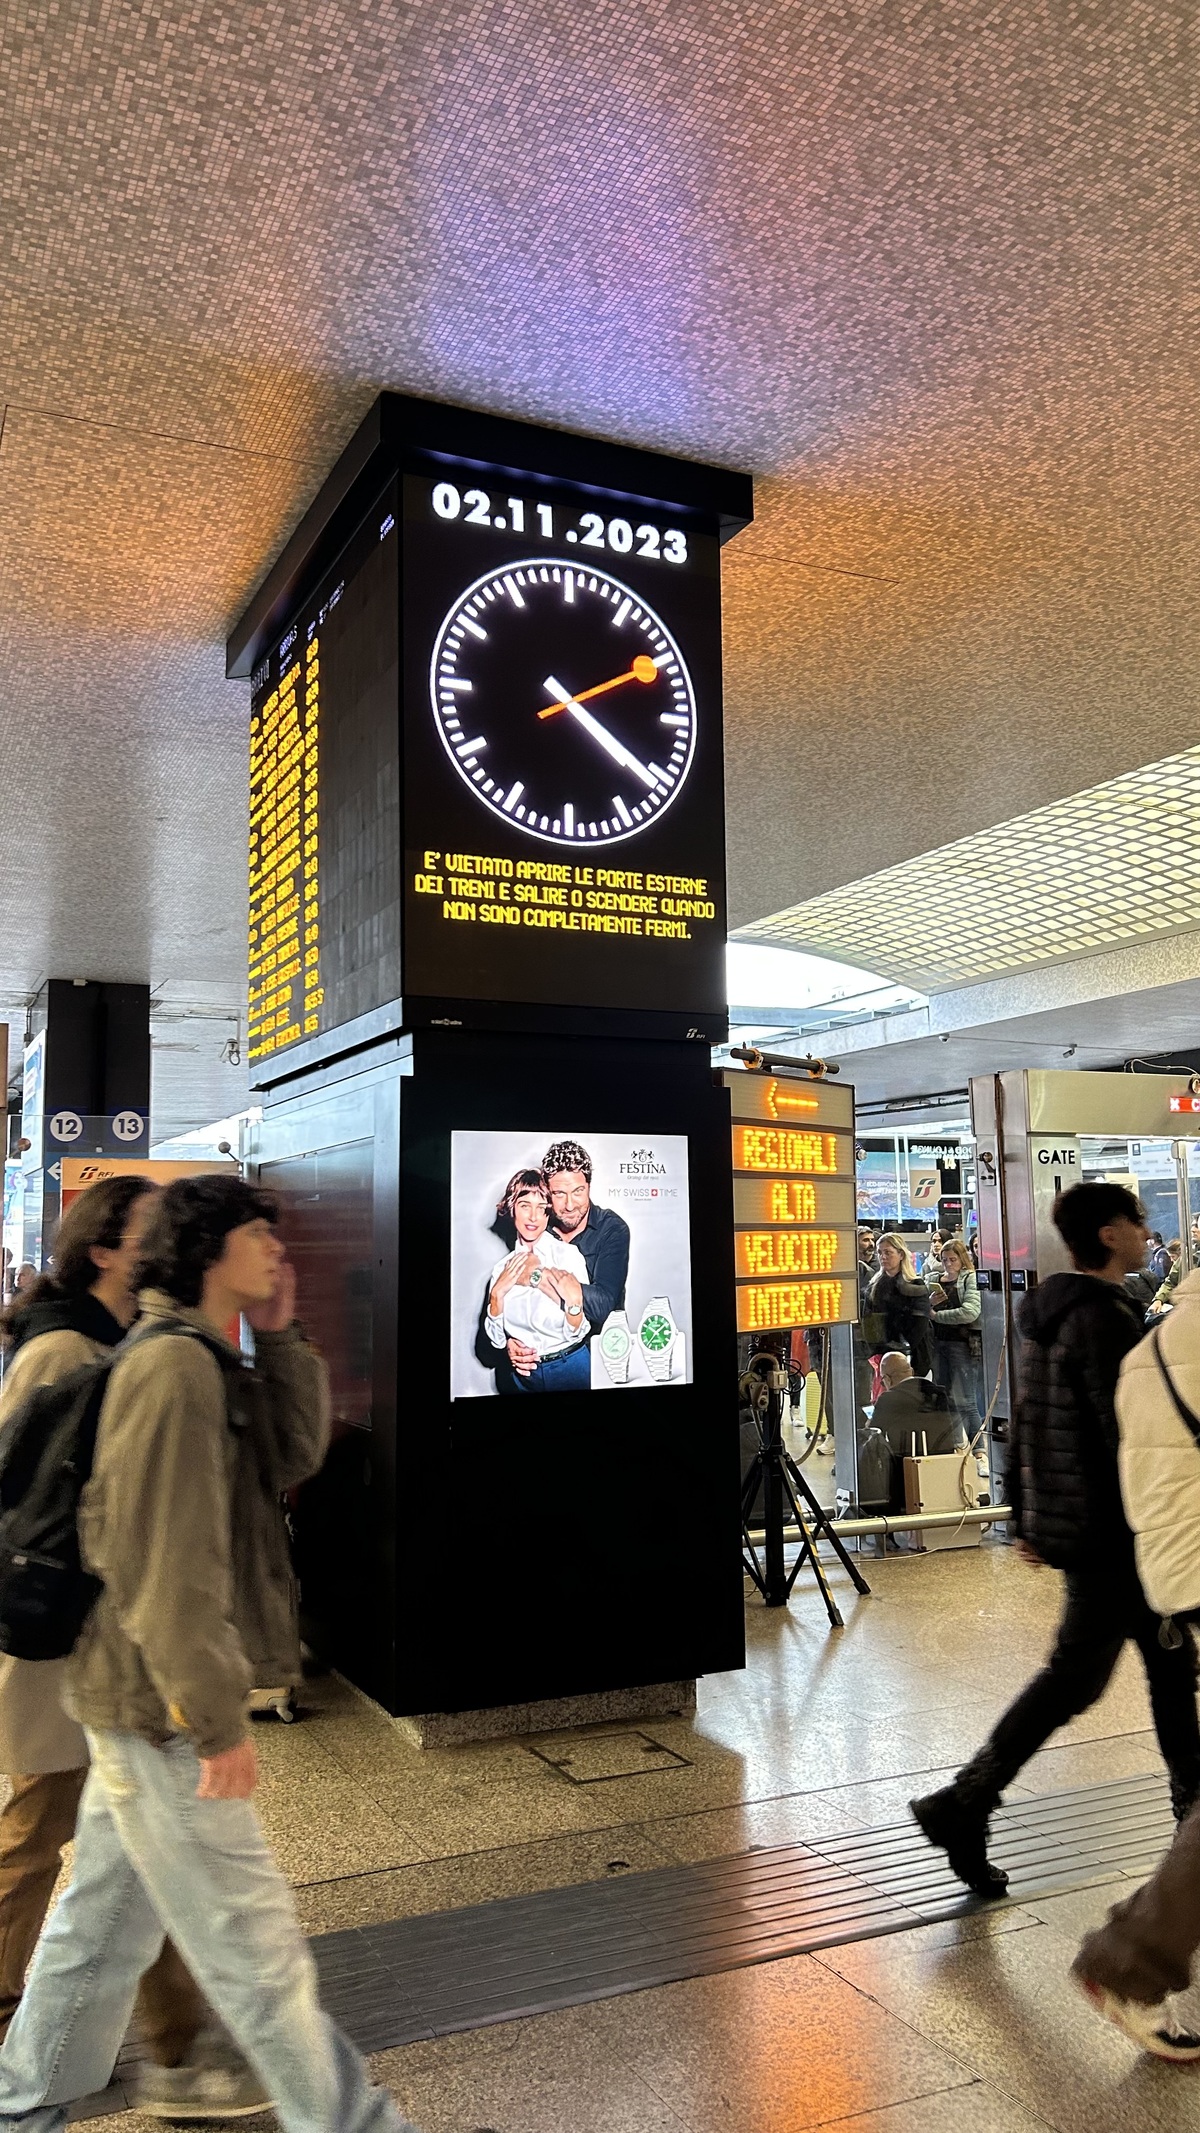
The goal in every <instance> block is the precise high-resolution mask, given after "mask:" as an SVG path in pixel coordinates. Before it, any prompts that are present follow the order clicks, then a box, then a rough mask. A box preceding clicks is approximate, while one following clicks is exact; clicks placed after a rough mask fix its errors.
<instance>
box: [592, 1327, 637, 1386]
mask: <svg viewBox="0 0 1200 2133" xmlns="http://www.w3.org/2000/svg"><path fill="white" fill-rule="evenodd" d="M597 1340H598V1344H599V1348H600V1360H601V1362H602V1363H603V1365H604V1367H605V1369H606V1370H607V1372H608V1374H609V1377H610V1378H611V1380H612V1382H613V1384H614V1385H627V1384H628V1382H629V1364H630V1359H631V1357H632V1355H633V1336H632V1334H631V1333H630V1331H629V1320H628V1319H627V1318H626V1316H625V1313H624V1312H623V1311H610V1312H609V1314H608V1317H607V1318H606V1319H605V1321H604V1324H603V1325H602V1326H601V1328H600V1332H599V1334H598V1336H597Z"/></svg>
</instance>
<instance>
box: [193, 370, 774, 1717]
mask: <svg viewBox="0 0 1200 2133" xmlns="http://www.w3.org/2000/svg"><path fill="white" fill-rule="evenodd" d="M750 513H751V497H750V485H749V482H748V480H747V479H746V478H745V477H743V476H739V475H734V474H729V473H727V472H724V471H722V470H719V469H714V468H709V467H702V466H695V465H692V464H691V463H689V462H685V461H679V460H672V459H668V458H664V457H662V456H661V455H657V454H653V453H645V452H638V451H631V450H629V449H627V448H624V447H619V446H613V445H610V444H607V443H605V442H603V441H602V440H598V439H593V438H582V437H575V436H568V435H564V434H561V433H558V432H552V431H545V430H538V429H535V428H533V427H532V426H530V425H527V424H517V423H509V422H504V421H500V420H496V419H494V418H491V417H487V416H482V415H477V414H474V413H471V412H470V411H466V410H462V409H454V408H443V407H437V406H434V405H432V404H429V403H423V402H417V401H410V400H404V399H401V398H400V397H399V396H395V395H389V394H385V395H384V396H382V398H381V399H380V401H379V402H378V403H377V405H376V407H375V408H374V409H373V410H372V412H371V414H370V416H368V418H367V419H366V421H365V422H364V423H363V424H362V426H361V428H360V430H359V432H358V433H357V434H356V436H355V438H354V439H353V440H352V441H351V443H350V445H349V446H348V447H347V450H346V452H345V453H344V454H343V456H342V459H341V460H340V461H339V463H338V465H337V467H335V469H334V470H333V472H332V473H331V475H330V476H329V479H328V480H327V482H326V483H325V485H324V487H323V489H322V491H321V493H320V495H319V496H318V497H317V499H316V501H315V502H314V504H313V506H312V508H311V509H310V511H309V512H308V514H307V515H306V517H305V519H304V520H303V521H302V523H301V525H300V527H299V529H298V531H297V533H296V535H295V536H294V538H293V540H292V542H291V543H290V544H289V546H288V548H287V549H286V550H285V551H284V554H283V555H282V556H281V557H280V559H279V562H278V563H277V564H276V566H275V568H274V569H273V570H272V572H271V573H270V574H269V576H268V578H267V579H266V581H265V582H264V584H263V586H262V588H261V589H260V591H259V593H258V594H257V595H256V598H255V600H254V601H253V602H252V603H251V606H250V608H249V609H248V610H247V613H246V615H245V616H244V617H243V618H242V620H241V622H239V624H238V627H237V629H236V631H235V633H234V636H233V638H232V639H231V641H230V646H229V671H230V673H231V674H246V675H249V676H250V677H251V680H252V700H251V754H250V761H251V812H250V935H249V948H250V956H249V968H250V1000H249V1005H250V1017H249V1035H250V1055H251V1082H252V1086H253V1087H255V1088H256V1089H257V1090H258V1091H260V1092H261V1096H262V1101H263V1121H262V1126H261V1129H260V1131H259V1133H258V1136H257V1140H256V1142H255V1145H254V1149H253V1156H254V1160H255V1163H256V1167H257V1170H258V1174H259V1175H260V1176H261V1177H262V1179H263V1181H264V1182H265V1183H267V1184H270V1185H271V1186H273V1187H274V1188H275V1189H276V1190H277V1191H278V1192H279V1194H280V1197H281V1201H282V1206H283V1223H284V1229H285V1233H286V1236H287V1239H288V1243H289V1247H290V1249H291V1251H292V1254H293V1257H294V1258H295V1261H296V1264H297V1268H298V1271H299V1275H300V1294H301V1306H302V1310H303V1314H304V1317H305V1319H306V1321H307V1322H308V1324H309V1325H310V1327H311V1329H312V1331H313V1333H314V1336H315V1337H316V1338H317V1339H318V1340H319V1342H320V1344H321V1346H322V1348H323V1350H324V1352H325V1354H326V1356H327V1358H328V1360H329V1364H330V1371H331V1378H332V1383H333V1397H334V1420H335V1442H334V1447H333V1452H332V1454H331V1458H330V1462H329V1464H328V1466H327V1468H326V1471H325V1473H324V1474H323V1475H322V1476H320V1477H319V1478H318V1479H317V1480H316V1481H315V1482H313V1483H311V1484H310V1485H309V1486H308V1487H307V1488H306V1489H305V1491H304V1492H303V1494H302V1497H301V1501H300V1503H299V1504H298V1506H297V1530H298V1539H299V1551H300V1562H301V1572H302V1580H303V1589H304V1604H305V1608H306V1613H307V1617H308V1630H309V1635H310V1638H311V1640H312V1641H313V1642H314V1643H315V1644H316V1645H317V1646H318V1647H319V1648H320V1649H322V1650H323V1651H324V1652H325V1653H326V1654H327V1655H328V1656H329V1657H330V1658H332V1659H333V1661H334V1662H335V1663H336V1664H337V1665H338V1666H339V1667H340V1668H341V1669H342V1670H343V1671H344V1672H345V1673H346V1674H348V1675H349V1676H350V1678H352V1679H353V1680H355V1681H357V1682H358V1683H359V1684H360V1685H361V1686H363V1687H364V1688H366V1689H367V1690H368V1691H369V1692H370V1693H372V1694H374V1695H376V1696H377V1697H379V1699H380V1700H381V1701H382V1702H384V1703H385V1704H386V1706H387V1707H388V1708H389V1709H390V1710H392V1711H394V1712H397V1713H405V1714H410V1715H414V1716H419V1717H420V1718H421V1721H422V1725H423V1728H424V1733H423V1737H425V1738H434V1737H436V1736H437V1727H436V1725H435V1723H434V1721H435V1719H436V1718H437V1716H438V1715H439V1714H441V1715H442V1716H443V1717H445V1716H446V1715H447V1714H476V1717H475V1719H470V1718H464V1719H463V1720H462V1725H461V1729H460V1730H462V1731H465V1732H468V1733H469V1732H470V1731H471V1730H487V1729H488V1728H489V1727H490V1728H491V1729H493V1730H505V1729H507V1730H517V1729H519V1728H520V1727H521V1726H523V1725H528V1724H531V1723H533V1722H534V1721H535V1719H536V1720H537V1722H539V1723H543V1724H549V1723H552V1722H563V1723H567V1722H570V1721H571V1720H573V1719H577V1718H587V1717H595V1718H599V1717H604V1716H622V1715H623V1716H628V1715H633V1714H634V1712H636V1711H639V1710H641V1711H650V1710H654V1709H660V1710H661V1709H667V1708H672V1707H680V1706H681V1705H682V1706H683V1707H686V1701H687V1698H688V1696H689V1695H690V1693H691V1689H692V1685H693V1683H694V1680H695V1677H696V1675H697V1674H699V1673H702V1672H706V1671H710V1670H718V1669H726V1668H729V1667H734V1666H738V1665H740V1664H742V1662H743V1657H744V1645H743V1620H742V1571H741V1552H740V1516H739V1493H740V1492H739V1445H738V1427H737V1415H736V1343H735V1312H734V1288H733V1245H732V1192H731V1164H730V1121H729V1105H728V1098H727V1095H726V1094H725V1091H724V1090H723V1089H721V1088H717V1087H715V1086H714V1084H713V1077H712V1073H711V1066H710V1060H711V1047H712V1045H713V1044H714V1043H715V1042H717V1041H719V1040H720V1039H721V1038H722V1037H723V1036H724V1035H725V1033H726V1028H727V1016H726V1008H725V998H724V950H725V939H726V914H725V886H724V787H723V740H722V721H721V631H720V550H721V545H722V542H723V541H724V540H725V539H726V538H728V537H729V536H730V535H731V534H733V533H735V532H736V531H737V529H738V527H739V526H741V525H743V524H744V523H745V522H746V520H747V519H748V518H749V516H750ZM480 1713H488V1714H491V1715H490V1717H487V1718H482V1719H481V1718H479V1717H478V1714H480ZM497 1713H498V1714H499V1715H498V1716H497V1715H496V1714H497ZM450 1731H452V1727H451V1726H450V1721H449V1719H447V1726H446V1728H445V1729H444V1731H443V1735H442V1737H448V1736H449V1733H450Z"/></svg>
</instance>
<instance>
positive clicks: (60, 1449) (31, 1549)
mask: <svg viewBox="0 0 1200 2133" xmlns="http://www.w3.org/2000/svg"><path fill="white" fill-rule="evenodd" d="M161 1333H187V1334H188V1335H189V1336H190V1337H191V1338H192V1339H194V1340H198V1341H202V1342H203V1343H204V1346H205V1347H206V1348H211V1350H212V1352H213V1354H214V1355H216V1357H217V1359H218V1361H223V1360H224V1358H223V1356H222V1351H221V1350H220V1349H219V1348H218V1346H217V1344H216V1342H215V1341H213V1342H209V1341H206V1340H205V1339H204V1335H203V1334H202V1333H200V1332H197V1331H196V1330H195V1329H194V1328H193V1327H191V1326H185V1325H182V1324H180V1322H179V1321H178V1320H169V1321H167V1322H166V1323H165V1324H163V1325H158V1326H152V1327H148V1328H147V1329H146V1331H145V1332H144V1333H143V1332H139V1333H138V1334H137V1336H136V1338H137V1340H138V1341H143V1340H153V1339H154V1338H155V1336H156V1335H158V1334H161ZM127 1345H128V1343H126V1342H124V1341H123V1342H122V1343H121V1345H120V1346H119V1347H117V1348H114V1349H113V1350H112V1352H111V1354H109V1355H104V1356H101V1357H100V1359H99V1361H98V1362H95V1363H84V1364H83V1365H82V1367H81V1368H80V1369H78V1370H73V1371H71V1373H70V1374H69V1376H67V1377H63V1378H59V1379H58V1380H57V1381H56V1382H55V1383H54V1384H53V1385H35V1386H34V1388H33V1390H32V1392H31V1393H30V1394H29V1396H28V1398H27V1399H25V1400H24V1401H23V1402H22V1404H21V1406H20V1407H18V1409H17V1412H16V1413H15V1414H14V1415H13V1416H12V1418H11V1419H10V1420H9V1421H8V1422H7V1423H6V1424H5V1426H4V1428H3V1430H2V1431H0V1652H7V1653H8V1654H9V1655H10V1657H12V1658H14V1659H65V1658H66V1657H67V1654H68V1653H69V1652H71V1651H73V1650H74V1648H75V1645H76V1643H77V1642H78V1639H79V1633H80V1631H81V1630H82V1628H83V1625H84V1623H85V1622H86V1621H87V1618H88V1616H89V1615H90V1613H91V1611H92V1609H93V1607H94V1606H95V1604H96V1601H97V1599H98V1598H99V1596H100V1590H101V1581H100V1579H99V1578H97V1577H93V1576H92V1575H91V1573H90V1572H89V1571H87V1570H85V1569H84V1567H83V1564H82V1562H81V1561H80V1558H79V1530H78V1515H79V1499H80V1497H81V1496H82V1494H83V1491H84V1489H85V1488H86V1486H87V1484H88V1481H89V1480H90V1479H91V1473H92V1464H93V1461H94V1459H95V1456H96V1431H97V1429H98V1427H99V1423H100V1409H101V1407H102V1406H103V1405H104V1395H105V1393H106V1392H107V1391H108V1379H109V1373H110V1371H111V1370H112V1368H113V1365H114V1364H115V1362H116V1361H117V1358H118V1357H119V1356H120V1355H122V1354H124V1353H125V1351H126V1348H127Z"/></svg>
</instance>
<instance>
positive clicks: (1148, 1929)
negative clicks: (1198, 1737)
mask: <svg viewBox="0 0 1200 2133" xmlns="http://www.w3.org/2000/svg"><path fill="white" fill-rule="evenodd" d="M1116 1405H1117V1421H1118V1424H1119V1426H1120V1431H1121V1454H1120V1469H1121V1492H1122V1496H1123V1498H1124V1503H1125V1513H1126V1516H1127V1518H1128V1520H1129V1523H1130V1525H1131V1526H1132V1528H1133V1532H1134V1545H1135V1548H1136V1551H1137V1566H1138V1574H1139V1576H1140V1578H1141V1581H1142V1585H1143V1588H1144V1590H1145V1593H1146V1598H1147V1600H1148V1601H1149V1603H1150V1605H1151V1607H1153V1608H1154V1609H1156V1611H1157V1612H1158V1614H1159V1615H1160V1616H1161V1617H1162V1620H1163V1624H1164V1633H1165V1634H1166V1635H1167V1636H1168V1637H1174V1636H1179V1635H1186V1634H1187V1633H1186V1631H1183V1630H1182V1629H1181V1628H1180V1625H1179V1623H1178V1622H1177V1620H1176V1619H1175V1618H1176V1617H1177V1616H1180V1615H1182V1614H1185V1613H1187V1614H1194V1613H1195V1611H1196V1609H1197V1608H1198V1607H1200V1271H1198V1272H1196V1273H1192V1274H1187V1275H1185V1276H1184V1278H1183V1280H1182V1281H1181V1282H1180V1284H1179V1286H1178V1288H1177V1289H1176V1291H1175V1308H1174V1310H1173V1311H1172V1312H1171V1314H1170V1317H1169V1318H1168V1319H1167V1320H1166V1321H1165V1322H1164V1323H1163V1325H1162V1326H1161V1327H1159V1328H1156V1330H1155V1331H1154V1332H1153V1333H1152V1334H1151V1335H1150V1337H1149V1338H1148V1339H1147V1340H1144V1341H1142V1343H1141V1344H1140V1346H1139V1347H1137V1348H1135V1349H1134V1350H1133V1351H1132V1353H1131V1354H1130V1355H1128V1356H1127V1357H1126V1359H1125V1361H1124V1363H1123V1364H1122V1366H1121V1377H1120V1382H1119V1384H1118V1386H1117V1402H1116ZM1198 1947H1200V1807H1193V1808H1192V1811H1191V1813H1190V1814H1189V1815H1188V1817H1187V1819H1186V1821H1185V1822H1184V1823H1183V1825H1182V1827H1181V1828H1180V1830H1179V1833H1178V1835H1177V1837H1176V1839H1175V1842H1174V1844H1173V1845H1172V1846H1171V1848H1170V1850H1169V1851H1168V1852H1167V1853H1166V1855H1165V1857H1164V1858H1163V1860H1162V1863H1161V1865H1160V1866H1159V1868H1158V1871H1157V1872H1156V1873H1155V1874H1153V1875H1152V1876H1151V1878H1150V1880H1149V1881H1148V1882H1146V1883H1145V1885H1144V1886H1143V1887H1142V1888H1140V1889H1138V1890H1137V1892H1136V1893H1135V1894H1134V1895H1133V1896H1130V1897H1129V1898H1128V1899H1127V1900H1126V1901H1125V1902H1124V1903H1119V1904H1117V1905H1116V1906H1115V1907H1114V1909H1113V1910H1111V1911H1110V1912H1109V1914H1108V1920H1107V1923H1106V1924H1105V1925H1103V1926H1099V1927H1097V1928H1096V1930H1095V1931H1094V1932H1092V1933H1089V1934H1088V1935H1087V1936H1086V1938H1085V1940H1084V1942H1083V1945H1082V1947H1081V1948H1080V1951H1079V1954H1078V1955H1077V1956H1076V1958H1075V1961H1074V1963H1073V1965H1072V1972H1073V1975H1074V1977H1075V1981H1076V1983H1077V1984H1078V1985H1079V1986H1080V1987H1081V1988H1082V1990H1083V1991H1084V1992H1085V1993H1086V1995H1087V1997H1088V1998H1089V2000H1091V2002H1092V2004H1093V2006H1094V2007H1095V2008H1096V2010H1097V2012H1098V2013H1099V2014H1102V2015H1103V2016H1105V2018H1106V2019H1107V2020H1108V2021H1110V2022H1113V2023H1115V2024H1116V2026H1117V2028H1118V2029H1122V2030H1124V2031H1125V2033H1126V2035H1127V2036H1130V2037H1132V2038H1133V2039H1134V2041H1135V2043H1137V2044H1140V2045H1141V2047H1142V2049H1143V2050H1144V2051H1148V2052H1152V2053H1153V2054H1154V2055H1155V2056H1156V2057H1157V2058H1160V2059H1200V2034H1197V2033H1196V2032H1195V2031H1194V2030H1188V2029H1184V2028H1181V2026H1180V2024H1179V2023H1178V2021H1176V2020H1175V2019H1174V2017H1173V2016H1172V2015H1171V2013H1170V2011H1169V2010H1168V2008H1167V2007H1165V2006H1164V2004H1163V2003H1164V2001H1165V2000H1166V1998H1167V1996H1168V1994H1170V1993H1173V1992H1183V1991H1185V1990H1186V1988H1187V1986H1188V1985H1189V1984H1190V1983H1191V1976H1192V1960H1193V1957H1194V1956H1195V1953H1196V1949H1197V1948H1198Z"/></svg>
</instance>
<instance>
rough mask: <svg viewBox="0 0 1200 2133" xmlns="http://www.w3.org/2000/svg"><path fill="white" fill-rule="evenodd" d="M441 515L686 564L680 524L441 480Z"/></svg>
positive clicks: (437, 508) (437, 495)
mask: <svg viewBox="0 0 1200 2133" xmlns="http://www.w3.org/2000/svg"><path fill="white" fill-rule="evenodd" d="M430 504H431V506H432V509H433V515H434V517H435V518H440V519H444V520H447V521H449V520H455V519H457V520H459V521H460V522H461V524H462V525H464V526H486V527H489V528H491V529H492V530H493V531H495V532H497V533H535V534H538V535H539V536H540V537H541V539H542V540H544V541H565V542H566V543H567V545H568V547H576V546H577V547H579V548H584V549H588V548H590V549H592V550H596V549H599V550H601V551H602V552H605V553H607V554H610V555H635V556H638V557H640V558H642V559H643V560H644V561H646V562H647V563H675V564H679V563H686V562H687V559H688V544H687V535H686V533H684V532H683V531H682V530H681V528H680V527H678V526H668V527H667V528H666V529H665V530H664V529H663V528H662V527H660V526H650V525H635V524H634V523H633V521H632V520H631V519H627V518H610V519H605V518H602V517H601V515H600V513H599V512H598V511H583V512H579V513H572V512H569V511H565V510H563V509H562V508H561V506H556V505H554V504H545V503H538V502H535V501H533V500H531V499H528V498H526V497H523V496H504V497H493V496H490V495H489V494H488V492H487V490H486V489H467V490H465V491H464V490H459V489H456V488H455V486H454V483H453V482H452V481H439V482H437V483H436V484H435V486H434V488H433V491H432V494H431V496H430Z"/></svg>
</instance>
